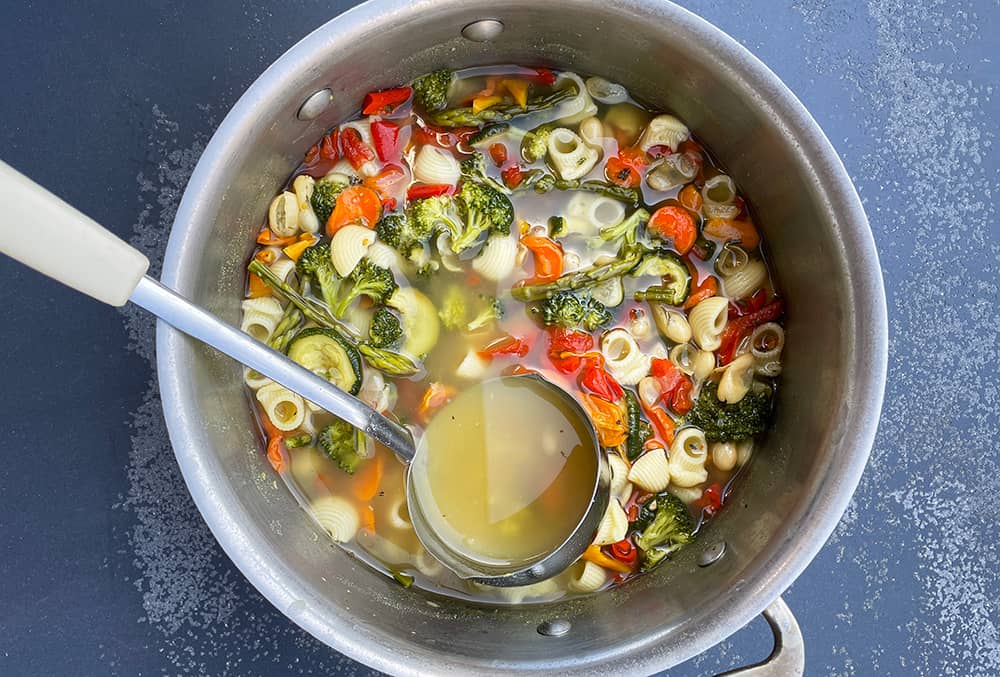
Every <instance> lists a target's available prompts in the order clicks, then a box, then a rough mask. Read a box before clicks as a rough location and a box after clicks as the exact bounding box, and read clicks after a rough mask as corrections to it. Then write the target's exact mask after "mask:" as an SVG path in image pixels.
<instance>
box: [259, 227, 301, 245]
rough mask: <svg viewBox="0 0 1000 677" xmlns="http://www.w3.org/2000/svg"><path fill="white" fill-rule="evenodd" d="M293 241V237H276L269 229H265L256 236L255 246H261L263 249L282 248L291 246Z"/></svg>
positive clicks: (294, 238) (294, 237)
mask: <svg viewBox="0 0 1000 677" xmlns="http://www.w3.org/2000/svg"><path fill="white" fill-rule="evenodd" d="M295 240H296V236H295V235H289V236H288V237H278V236H277V235H275V234H274V232H273V231H272V230H271V229H270V228H265V229H264V230H262V231H260V233H259V234H258V235H257V244H262V245H264V246H265V247H284V246H285V245H290V244H292V243H293V242H295Z"/></svg>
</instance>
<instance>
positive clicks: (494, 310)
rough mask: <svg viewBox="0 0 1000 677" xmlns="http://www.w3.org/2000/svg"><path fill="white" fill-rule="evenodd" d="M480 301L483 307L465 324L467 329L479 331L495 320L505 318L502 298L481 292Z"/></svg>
mask: <svg viewBox="0 0 1000 677" xmlns="http://www.w3.org/2000/svg"><path fill="white" fill-rule="evenodd" d="M479 302H480V305H481V306H482V308H481V309H480V311H479V313H477V314H476V316H475V317H474V318H472V321H471V322H468V323H467V324H466V325H465V330H466V331H477V330H479V329H482V328H483V327H485V326H486V325H488V324H490V323H491V322H494V321H495V320H501V319H503V314H504V308H503V304H502V303H500V299H498V298H496V297H495V296H488V295H487V294H480V295H479Z"/></svg>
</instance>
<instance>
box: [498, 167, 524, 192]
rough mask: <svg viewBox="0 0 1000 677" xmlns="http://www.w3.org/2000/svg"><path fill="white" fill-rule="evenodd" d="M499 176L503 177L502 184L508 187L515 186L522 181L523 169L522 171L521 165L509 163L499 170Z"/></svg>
mask: <svg viewBox="0 0 1000 677" xmlns="http://www.w3.org/2000/svg"><path fill="white" fill-rule="evenodd" d="M500 178H502V179H503V182H504V185H505V186H507V187H508V188H511V189H513V188H517V187H518V186H520V185H521V182H522V181H524V171H522V169H521V165H511V166H510V167H508V168H507V169H505V170H503V171H502V172H500Z"/></svg>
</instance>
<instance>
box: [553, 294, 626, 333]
mask: <svg viewBox="0 0 1000 677" xmlns="http://www.w3.org/2000/svg"><path fill="white" fill-rule="evenodd" d="M612 319H613V315H612V314H611V311H610V310H608V309H607V308H605V307H604V305H603V304H602V303H600V302H599V301H595V300H594V299H592V298H590V297H589V296H583V297H581V296H578V295H577V294H575V293H574V292H571V291H561V292H558V293H557V294H554V295H552V296H550V297H549V298H547V299H545V302H544V303H542V322H544V323H545V325H546V326H552V325H558V326H560V327H566V328H567V329H573V328H575V327H583V328H584V329H586V330H587V331H594V330H595V329H597V328H598V327H600V326H601V325H602V324H607V323H609V322H611V320H612Z"/></svg>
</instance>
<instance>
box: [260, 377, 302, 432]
mask: <svg viewBox="0 0 1000 677" xmlns="http://www.w3.org/2000/svg"><path fill="white" fill-rule="evenodd" d="M256 397H257V401H258V402H260V404H261V406H262V407H263V408H264V414H265V415H266V416H267V418H268V419H269V420H270V421H271V424H272V425H273V426H274V427H275V428H277V429H278V430H281V431H283V432H288V431H290V430H295V429H296V428H298V427H300V426H301V425H302V422H303V421H304V420H305V417H306V403H305V402H304V401H303V400H302V397H300V396H299V395H297V394H295V393H293V392H292V391H291V390H289V389H288V388H286V387H285V386H283V385H281V384H280V383H269V384H268V385H266V386H263V387H261V388H260V389H258V390H257V393H256Z"/></svg>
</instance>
